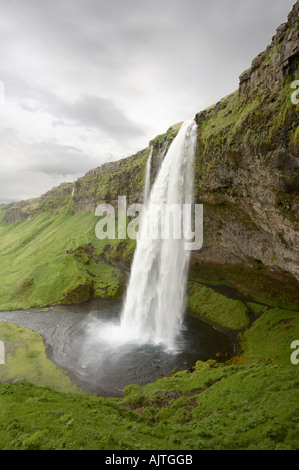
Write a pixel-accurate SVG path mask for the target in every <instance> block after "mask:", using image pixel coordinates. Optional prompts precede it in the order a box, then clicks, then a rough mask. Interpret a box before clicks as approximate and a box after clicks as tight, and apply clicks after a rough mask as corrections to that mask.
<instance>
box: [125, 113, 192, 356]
mask: <svg viewBox="0 0 299 470" xmlns="http://www.w3.org/2000/svg"><path fill="white" fill-rule="evenodd" d="M196 135H197V126H196V123H195V121H194V120H189V121H186V122H185V123H184V124H183V125H182V127H181V129H180V131H179V133H178V134H177V136H176V138H175V139H174V141H173V142H172V144H171V146H170V148H169V150H168V152H167V154H166V156H165V158H164V160H163V162H162V164H161V168H160V170H159V173H158V175H157V177H156V180H155V182H154V184H153V186H152V189H151V192H150V194H149V198H148V204H147V205H146V207H145V210H144V212H143V215H142V223H141V227H140V233H139V236H138V238H137V244H136V250H135V254H134V259H133V263H132V268H131V275H130V279H129V283H128V287H127V293H126V298H125V301H124V306H123V310H122V315H121V329H122V331H123V332H124V334H126V333H129V334H130V336H131V337H135V338H136V339H139V340H140V341H142V342H148V343H152V344H163V345H165V346H167V347H168V348H173V347H174V345H175V339H176V337H177V335H178V333H179V332H180V330H181V326H182V321H183V314H184V310H185V292H186V284H187V274H188V266H189V258H190V251H187V250H185V240H184V237H180V239H173V238H175V237H168V239H163V238H162V237H161V236H160V237H157V238H149V237H148V236H147V232H146V230H148V228H149V227H150V228H151V229H154V230H155V229H156V228H160V230H163V228H164V227H163V225H164V224H165V223H166V219H165V218H163V217H161V218H159V217H158V214H160V213H163V207H165V205H167V206H169V205H172V204H179V205H182V204H191V203H192V202H193V178H194V173H193V162H194V154H195V145H196ZM149 160H150V159H148V161H149ZM181 223H182V221H181Z"/></svg>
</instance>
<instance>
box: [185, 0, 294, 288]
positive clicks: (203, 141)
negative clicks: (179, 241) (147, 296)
mask: <svg viewBox="0 0 299 470" xmlns="http://www.w3.org/2000/svg"><path fill="white" fill-rule="evenodd" d="M298 10H299V3H298V2H297V3H296V4H295V5H294V8H293V10H292V12H291V13H290V14H289V16H288V21H287V22H286V23H284V24H283V25H281V26H280V27H279V28H278V29H277V33H276V35H275V36H274V37H273V39H272V43H271V44H270V45H269V46H268V47H267V49H266V50H265V51H264V52H263V53H261V54H259V55H258V56H257V57H256V58H255V59H254V60H253V61H252V65H251V67H250V69H249V70H247V71H246V72H244V73H243V74H242V75H241V76H240V86H239V89H238V90H237V91H236V92H235V93H233V94H232V95H230V96H228V97H226V98H224V99H223V100H221V101H220V102H219V103H217V104H216V105H215V106H214V107H212V108H210V109H208V110H205V111H203V112H201V113H199V114H197V116H196V121H197V123H198V126H199V133H198V146H197V159H196V200H197V202H202V203H203V204H204V223H205V228H204V234H205V244H204V247H203V249H202V250H201V251H200V252H199V253H195V254H194V258H196V259H198V260H206V261H216V262H220V263H223V262H226V263H246V264H247V265H252V266H261V265H264V266H267V267H268V268H269V269H270V270H279V269H282V270H285V271H288V272H290V273H292V274H293V275H295V276H296V277H297V279H299V251H298V249H299V243H298V242H299V235H298V228H299V224H298V213H299V212H298V210H299V199H298V195H299V178H298V172H299V159H298V156H299V151H298V150H299V140H298V124H299V119H298V105H297V106H295V105H294V104H293V103H292V102H291V94H292V93H293V91H294V89H292V88H291V83H292V81H293V80H295V79H296V78H298V71H299V67H298V64H299V40H298V38H299V27H298Z"/></svg>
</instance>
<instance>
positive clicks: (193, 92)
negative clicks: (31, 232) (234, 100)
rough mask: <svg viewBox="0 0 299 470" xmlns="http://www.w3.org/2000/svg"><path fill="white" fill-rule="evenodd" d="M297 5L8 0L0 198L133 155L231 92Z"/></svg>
mask: <svg viewBox="0 0 299 470" xmlns="http://www.w3.org/2000/svg"><path fill="white" fill-rule="evenodd" d="M294 3H295V0H151V1H145V0H26V1H25V0H0V81H1V82H2V83H1V82H0V203H1V202H7V201H13V200H20V199H27V198H30V197H35V196H39V195H40V194H42V193H44V192H46V191H48V190H49V189H51V188H52V187H53V186H57V185H58V184H60V183H61V182H63V181H74V180H75V179H76V178H78V177H79V176H81V175H83V174H84V173H86V172H87V171H88V170H90V169H92V168H95V167H97V166H99V165H100V164H101V163H104V162H106V161H111V160H116V159H119V158H122V157H126V156H129V155H131V154H133V153H134V152H136V151H138V150H141V149H142V148H145V147H147V146H148V142H149V140H150V139H151V138H153V137H155V136H156V135H157V134H160V133H162V132H165V131H166V130H167V129H168V127H169V126H170V125H171V124H174V123H176V122H179V121H183V120H186V119H189V118H192V117H193V116H194V115H195V114H196V113H197V112H199V111H200V110H202V109H204V108H205V107H207V106H210V105H211V104H213V103H215V102H217V101H218V100H219V99H221V98H222V97H223V96H225V95H227V94H228V93H231V92H233V91H234V90H235V89H237V87H238V77H239V75H240V74H241V73H242V72H243V71H244V70H245V69H247V68H248V67H249V66H250V63H251V61H252V59H253V58H254V57H255V56H256V55H257V54H258V53H259V52H261V51H263V50H264V49H265V48H266V46H267V45H268V44H269V43H270V42H271V38H272V36H273V35H274V34H275V30H276V28H277V27H278V26H279V25H280V24H281V23H283V22H284V21H286V17H287V15H288V13H289V11H290V10H291V8H292V5H293V4H294ZM3 88H5V101H4V102H3V100H1V97H2V94H3Z"/></svg>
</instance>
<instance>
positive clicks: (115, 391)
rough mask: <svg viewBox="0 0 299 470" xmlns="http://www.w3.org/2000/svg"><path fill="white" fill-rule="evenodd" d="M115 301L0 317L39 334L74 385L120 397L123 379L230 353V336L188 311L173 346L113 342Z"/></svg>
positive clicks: (136, 379) (149, 378)
mask: <svg viewBox="0 0 299 470" xmlns="http://www.w3.org/2000/svg"><path fill="white" fill-rule="evenodd" d="M121 305H122V304H121V302H120V301H116V300H103V299H97V300H93V301H90V302H88V303H85V304H82V305H76V306H74V305H72V306H57V307H50V308H47V309H40V311H38V309H29V310H22V311H12V312H0V320H7V321H11V322H13V323H16V324H18V325H20V326H23V327H27V328H31V329H32V330H34V331H37V332H39V333H41V334H42V336H43V337H44V339H45V342H46V345H47V353H48V357H49V358H50V359H51V360H52V361H53V362H54V363H55V364H56V365H57V366H59V367H61V368H63V369H64V370H65V371H66V372H67V373H68V374H69V376H70V377H71V379H72V380H73V381H74V382H75V383H76V384H77V385H78V386H79V388H80V390H82V391H88V392H90V393H92V394H95V395H101V396H122V395H123V389H124V387H125V386H126V385H128V384H132V383H136V384H139V385H144V384H146V383H149V382H153V381H154V380H156V379H157V378H158V377H160V376H163V375H168V374H169V373H170V372H171V371H173V369H176V368H177V369H188V368H190V367H192V366H194V364H195V362H196V361H197V360H203V361H205V360H208V359H216V354H217V353H219V352H220V353H222V354H225V353H228V355H232V354H233V353H234V344H233V342H232V340H231V338H229V337H228V336H227V335H225V334H223V333H221V332H219V331H217V330H216V329H214V328H213V327H211V326H209V325H207V324H205V323H203V322H202V321H200V320H199V319H197V318H194V317H191V316H186V317H185V322H184V328H183V329H182V332H181V334H180V336H179V338H178V339H177V342H176V348H175V351H167V350H165V348H163V347H162V346H153V345H144V344H136V343H135V344H132V343H122V342H119V343H118V339H119V338H118V337H117V324H118V319H119V313H120V309H121ZM41 310H42V311H41ZM114 335H116V338H114ZM116 345H117V346H116ZM218 360H219V359H218Z"/></svg>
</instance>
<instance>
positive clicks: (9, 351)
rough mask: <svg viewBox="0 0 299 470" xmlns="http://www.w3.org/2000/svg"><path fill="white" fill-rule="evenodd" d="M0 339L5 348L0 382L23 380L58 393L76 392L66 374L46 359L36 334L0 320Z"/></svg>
mask: <svg viewBox="0 0 299 470" xmlns="http://www.w3.org/2000/svg"><path fill="white" fill-rule="evenodd" d="M0 339H1V341H3V342H4V345H5V364H3V365H1V366H0V381H1V382H6V381H13V380H26V381H28V382H30V383H32V384H35V385H38V386H44V387H46V386H47V387H50V388H53V389H55V390H59V391H62V392H75V391H77V387H76V386H75V385H74V384H73V383H72V382H71V380H70V379H69V377H68V376H67V374H66V373H65V372H64V371H62V370H60V369H58V368H57V367H55V365H54V364H53V362H51V361H50V360H49V359H48V358H47V356H46V350H45V344H44V341H43V338H42V336H41V335H40V334H39V333H35V332H33V331H31V330H29V329H28V328H20V327H19V326H17V325H13V324H12V323H9V322H4V321H0Z"/></svg>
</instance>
